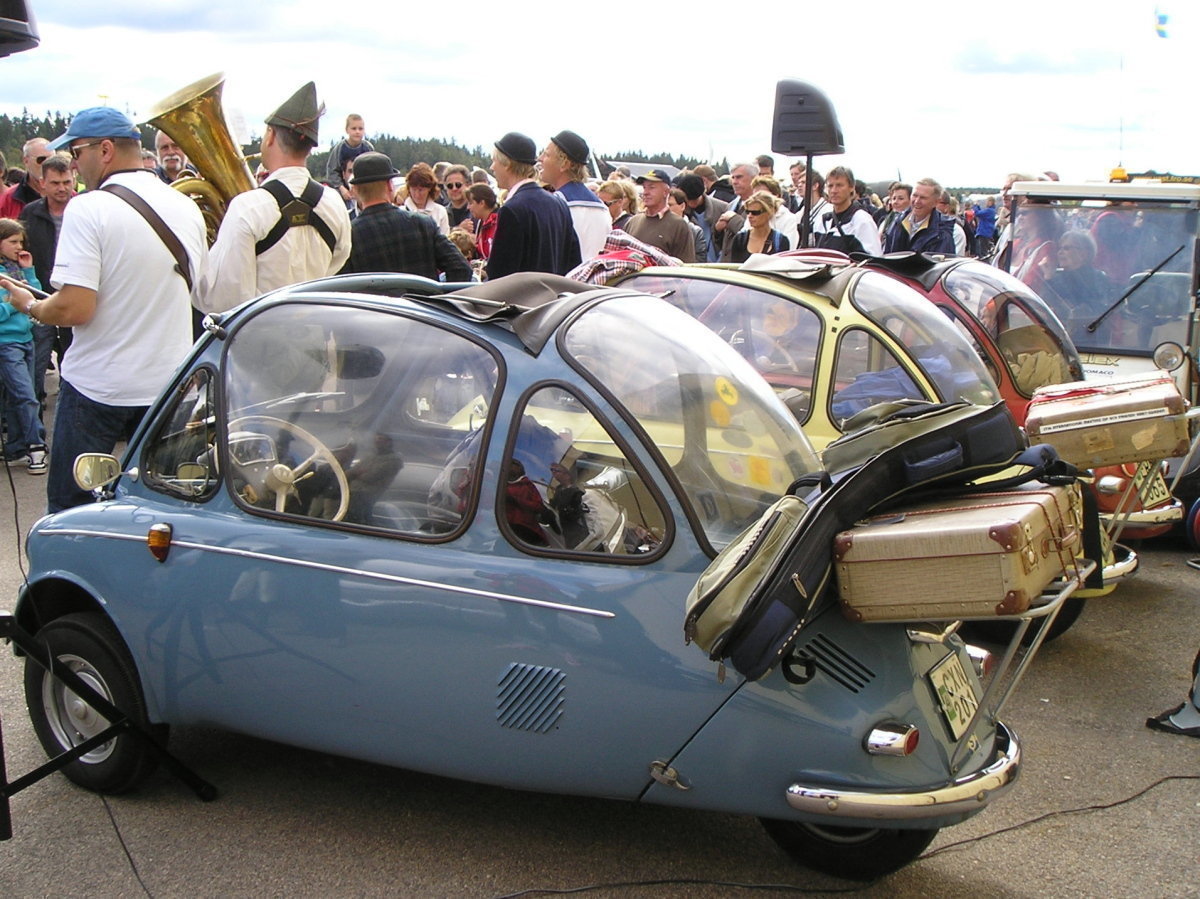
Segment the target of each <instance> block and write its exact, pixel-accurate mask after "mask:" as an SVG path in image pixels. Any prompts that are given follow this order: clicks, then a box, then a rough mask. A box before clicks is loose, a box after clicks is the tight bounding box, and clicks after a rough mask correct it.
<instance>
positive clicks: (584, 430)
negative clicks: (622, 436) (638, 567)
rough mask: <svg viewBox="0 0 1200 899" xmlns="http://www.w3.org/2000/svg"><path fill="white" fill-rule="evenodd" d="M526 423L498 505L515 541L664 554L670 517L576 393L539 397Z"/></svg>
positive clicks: (547, 391)
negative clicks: (661, 550) (660, 548)
mask: <svg viewBox="0 0 1200 899" xmlns="http://www.w3.org/2000/svg"><path fill="white" fill-rule="evenodd" d="M519 422H520V423H519V425H518V431H517V435H516V441H515V442H514V444H513V449H512V452H511V454H510V455H509V457H508V459H507V460H506V462H505V471H506V477H505V479H504V486H503V495H502V496H501V497H500V498H499V507H500V509H501V510H502V520H503V521H504V523H505V525H506V527H505V530H506V531H507V532H508V534H509V535H510V539H512V540H513V541H514V542H515V543H516V544H517V545H524V546H528V547H537V548H539V549H545V550H550V551H554V550H560V551H563V552H574V553H580V552H581V553H596V554H602V555H611V556H622V557H623V556H630V555H646V554H650V553H653V552H654V551H655V550H656V549H658V547H659V546H660V545H661V544H662V542H663V540H664V539H665V537H666V536H667V535H666V521H667V517H666V515H665V514H664V512H663V510H662V508H661V507H660V506H659V504H658V501H657V499H656V498H655V496H654V494H653V493H651V491H650V490H649V489H648V488H647V487H646V484H645V482H644V481H643V479H642V477H641V475H640V474H639V473H638V471H637V470H636V469H635V468H634V466H633V465H632V464H631V463H630V461H629V459H628V458H627V457H626V455H625V453H624V451H622V449H621V447H620V445H619V444H618V443H617V441H616V440H615V439H614V438H613V437H612V435H611V434H610V433H609V432H608V430H607V429H606V428H605V427H604V426H603V425H602V424H601V423H600V421H599V420H598V419H597V418H596V417H595V416H594V415H593V414H592V413H591V411H590V410H589V409H588V408H587V407H586V406H585V405H584V404H583V403H582V402H580V401H579V399H578V398H577V397H576V396H575V395H574V394H573V393H571V392H570V391H568V390H567V389H565V388H563V387H558V386H554V387H544V388H542V389H541V390H538V391H537V392H536V393H534V394H533V395H532V396H531V397H530V398H529V402H528V403H527V404H526V406H525V409H524V411H523V412H522V414H521V416H520V419H519Z"/></svg>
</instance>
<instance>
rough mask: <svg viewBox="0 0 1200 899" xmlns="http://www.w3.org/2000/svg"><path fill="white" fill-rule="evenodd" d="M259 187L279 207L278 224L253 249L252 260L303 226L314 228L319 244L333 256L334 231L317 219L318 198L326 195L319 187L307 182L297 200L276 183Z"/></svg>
mask: <svg viewBox="0 0 1200 899" xmlns="http://www.w3.org/2000/svg"><path fill="white" fill-rule="evenodd" d="M260 187H261V188H262V189H263V190H265V191H266V192H267V193H269V194H270V195H271V196H273V197H274V198H275V202H276V203H278V204H279V221H277V222H276V223H275V226H274V227H273V228H271V230H270V231H268V232H267V236H266V237H264V238H263V239H262V240H260V241H259V242H258V243H256V244H255V245H254V255H255V256H261V255H262V254H263V253H265V252H266V251H267V250H269V249H271V247H273V246H275V244H277V243H279V241H281V240H283V235H285V234H287V232H288V229H289V228H303V227H304V226H305V225H311V226H312V227H313V228H315V229H316V231H317V233H318V234H319V235H321V240H323V241H325V245H326V246H327V247H329V252H331V253H332V252H333V249H334V247H335V246H336V245H337V238H336V237H335V236H334V234H333V229H332V228H330V227H329V225H327V224H326V223H325V220H324V219H322V218H321V216H319V215H317V204H318V203H319V202H321V197H322V196H323V195H324V193H325V191H324V189H323V188H322V187H321V185H320V184H318V183H317V182H316V181H314V180H313V179H312V178H309V179H308V184H306V185H304V190H303V191H302V192H301V194H300V196H298V197H297V196H295V195H294V194H293V193H292V192H291V191H290V190H288V188H287V185H286V184H284V183H283V182H282V181H279V180H274V181H266V182H264V183H263V184H261V185H260Z"/></svg>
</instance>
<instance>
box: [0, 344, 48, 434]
mask: <svg viewBox="0 0 1200 899" xmlns="http://www.w3.org/2000/svg"><path fill="white" fill-rule="evenodd" d="M0 385H3V386H4V418H5V421H6V423H7V425H8V443H7V444H5V447H4V451H5V454H6V455H8V456H20V455H23V454H25V453H26V452H28V451H29V448H30V447H31V446H39V445H41V444H44V443H45V442H46V431H45V429H44V428H43V427H42V422H41V418H40V417H39V415H38V411H39V409H40V406H39V404H38V400H37V396H36V395H35V394H34V392H33V341H32V340H30V341H27V342H25V343H0Z"/></svg>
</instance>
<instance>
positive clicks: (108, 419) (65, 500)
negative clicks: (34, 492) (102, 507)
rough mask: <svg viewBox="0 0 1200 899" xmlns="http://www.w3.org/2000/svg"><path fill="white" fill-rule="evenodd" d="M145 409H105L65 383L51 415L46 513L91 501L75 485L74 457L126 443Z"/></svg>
mask: <svg viewBox="0 0 1200 899" xmlns="http://www.w3.org/2000/svg"><path fill="white" fill-rule="evenodd" d="M147 408H149V407H147V406H107V405H105V404H104V403H97V402H96V401H95V400H90V399H88V398H87V397H86V396H84V395H83V394H82V393H80V392H79V391H78V390H76V389H75V388H74V387H72V386H71V385H70V384H69V383H68V382H66V381H61V382H60V383H59V388H58V407H57V409H56V411H55V413H54V446H52V447H51V448H50V474H49V476H48V477H47V478H46V510H47V511H48V512H59V511H61V510H63V509H70V508H72V507H73V506H82V505H83V504H84V503H90V502H91V501H92V495H91V493H89V492H88V491H86V490H80V489H79V487H77V486H76V484H75V457H76V456H78V455H79V454H80V453H111V452H112V451H113V450H114V449H115V448H116V446H117V443H118V442H119V441H121V440H128V439H129V438H130V437H132V436H133V432H134V430H135V429H136V428H137V426H138V424H139V423H140V422H141V420H142V418H143V416H145V414H146V410H147Z"/></svg>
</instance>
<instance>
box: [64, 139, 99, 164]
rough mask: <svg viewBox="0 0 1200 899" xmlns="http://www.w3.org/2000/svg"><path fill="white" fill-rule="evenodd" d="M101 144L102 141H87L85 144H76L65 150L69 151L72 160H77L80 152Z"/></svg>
mask: <svg viewBox="0 0 1200 899" xmlns="http://www.w3.org/2000/svg"><path fill="white" fill-rule="evenodd" d="M102 143H104V139H101V140H94V141H89V142H88V143H86V144H76V145H75V146H73V147H67V150H69V151H70V153H71V158H72V159H78V158H79V151H80V150H86V149H87V148H88V147H95V146H98V145H99V144H102Z"/></svg>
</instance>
